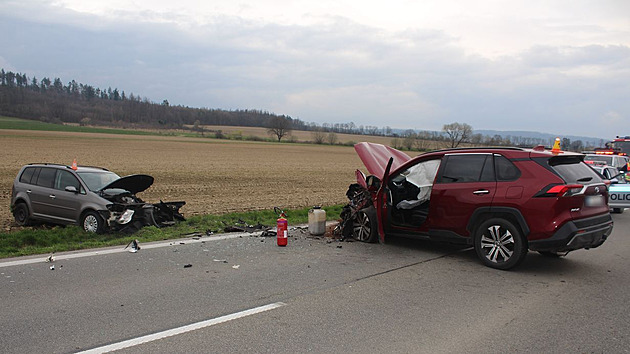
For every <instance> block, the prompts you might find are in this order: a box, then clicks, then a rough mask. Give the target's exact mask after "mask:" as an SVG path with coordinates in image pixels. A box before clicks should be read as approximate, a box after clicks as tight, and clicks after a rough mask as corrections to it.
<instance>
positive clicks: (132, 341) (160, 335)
mask: <svg viewBox="0 0 630 354" xmlns="http://www.w3.org/2000/svg"><path fill="white" fill-rule="evenodd" d="M284 305H286V304H285V303H283V302H276V303H273V304H269V305H264V306H260V307H255V308H253V309H249V310H245V311H241V312H236V313H233V314H230V315H225V316H221V317H217V318H213V319H210V320H205V321H201V322H197V323H193V324H189V325H186V326H183V327H179V328H173V329H169V330H166V331H163V332H158V333H153V334H149V335H146V336H142V337H138V338H134V339H129V340H126V341H122V342H118V343H114V344H110V345H106V346H102V347H98V348H94V349H89V350H86V351H83V352H79V353H107V352H111V351H114V350H120V349H125V348H129V347H134V346H136V345H140V344H144V343H148V342H152V341H155V340H159V339H163V338H166V337H171V336H175V335H178V334H182V333H186V332H190V331H194V330H197V329H201V328H205V327H210V326H214V325H216V324H220V323H224V322H228V321H231V320H235V319H238V318H242V317H246V316H251V315H255V314H257V313H261V312H265V311H269V310H273V309H277V308H278V307H282V306H284Z"/></svg>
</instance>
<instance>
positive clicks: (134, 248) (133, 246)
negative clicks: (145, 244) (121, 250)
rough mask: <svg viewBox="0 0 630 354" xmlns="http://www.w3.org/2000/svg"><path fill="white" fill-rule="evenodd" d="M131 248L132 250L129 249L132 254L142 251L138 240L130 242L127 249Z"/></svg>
mask: <svg viewBox="0 0 630 354" xmlns="http://www.w3.org/2000/svg"><path fill="white" fill-rule="evenodd" d="M129 246H131V248H129V252H131V253H136V252H138V251H139V250H140V244H139V243H138V240H133V241H131V242H129V243H128V244H127V246H125V249H127V247H129Z"/></svg>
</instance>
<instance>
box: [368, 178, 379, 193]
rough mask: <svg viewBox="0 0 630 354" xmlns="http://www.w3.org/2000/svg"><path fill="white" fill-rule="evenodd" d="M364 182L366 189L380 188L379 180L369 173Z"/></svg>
mask: <svg viewBox="0 0 630 354" xmlns="http://www.w3.org/2000/svg"><path fill="white" fill-rule="evenodd" d="M366 182H367V186H368V189H373V190H378V189H379V188H381V180H380V179H379V178H378V177H376V176H374V175H369V176H368V177H367V180H366Z"/></svg>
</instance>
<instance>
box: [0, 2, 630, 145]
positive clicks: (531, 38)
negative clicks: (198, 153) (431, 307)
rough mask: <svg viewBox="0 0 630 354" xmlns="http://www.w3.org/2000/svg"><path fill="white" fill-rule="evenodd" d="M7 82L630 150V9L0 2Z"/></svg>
mask: <svg viewBox="0 0 630 354" xmlns="http://www.w3.org/2000/svg"><path fill="white" fill-rule="evenodd" d="M0 67H2V68H4V69H5V70H10V71H14V72H20V73H24V74H26V75H27V76H29V77H33V76H35V77H37V78H38V79H41V78H42V77H49V78H55V77H59V78H60V79H62V81H63V82H64V83H67V82H68V81H71V80H76V81H77V82H80V83H84V84H90V85H93V86H96V87H100V88H107V87H112V88H118V89H119V90H121V91H125V93H126V94H127V95H129V94H130V93H133V94H135V95H140V96H141V97H146V98H148V99H150V100H152V101H154V102H162V100H164V99H167V100H168V101H169V102H170V103H171V104H173V105H184V106H189V107H207V108H219V109H230V110H232V109H260V110H265V111H269V112H273V113H276V114H285V115H289V116H291V117H293V118H299V119H301V120H303V121H306V122H315V123H319V124H322V123H346V122H354V123H355V124H356V125H357V126H359V125H375V126H379V127H384V126H390V127H392V128H403V129H406V128H411V129H421V130H440V129H441V128H442V126H443V125H444V124H447V123H452V122H461V123H468V124H470V125H471V126H472V127H473V128H474V129H494V130H527V131H539V132H545V133H552V134H558V135H582V136H589V137H599V138H603V139H610V138H613V137H614V136H615V135H622V134H623V135H626V134H627V135H630V1H628V0H592V1H586V0H566V1H565V0H558V1H554V0H511V1H503V0H483V1H474V0H458V1H449V0H415V1H414V0H388V1H387V2H375V1H365V0H317V1H312V0H311V1H305V0H300V1H289V0H207V1H198V0H176V1H173V0H99V1H93V0H0Z"/></svg>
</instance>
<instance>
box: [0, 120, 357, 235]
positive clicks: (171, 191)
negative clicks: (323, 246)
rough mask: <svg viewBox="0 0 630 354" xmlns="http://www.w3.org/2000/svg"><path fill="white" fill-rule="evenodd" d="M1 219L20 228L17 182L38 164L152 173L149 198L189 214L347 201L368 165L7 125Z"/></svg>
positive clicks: (276, 148)
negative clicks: (14, 211)
mask: <svg viewBox="0 0 630 354" xmlns="http://www.w3.org/2000/svg"><path fill="white" fill-rule="evenodd" d="M0 145H1V146H2V148H1V149H0V225H2V228H3V229H4V230H9V229H10V228H12V226H14V224H13V217H12V215H11V214H10V211H9V204H10V195H11V185H12V183H13V179H14V178H15V175H16V174H17V172H18V171H19V169H20V167H21V166H22V165H24V164H27V163H31V162H51V163H61V164H68V165H69V164H71V163H72V160H73V159H74V158H76V159H77V161H78V163H79V164H80V165H92V166H101V167H105V168H107V169H109V170H111V171H114V172H116V173H118V174H119V175H121V176H124V175H129V174H136V173H142V174H148V175H151V176H153V177H155V182H154V184H153V186H152V187H151V188H149V189H148V190H146V191H145V192H142V193H140V194H139V196H140V197H141V198H142V199H144V200H145V201H146V202H157V201H159V200H160V199H161V200H163V201H179V200H184V201H186V205H185V206H184V207H183V208H182V209H181V210H182V212H183V213H184V215H185V216H191V215H195V214H206V213H226V212H232V211H246V210H261V209H271V208H273V207H274V206H280V207H283V208H295V207H307V206H312V205H332V204H341V203H345V202H346V201H347V199H346V196H345V192H346V189H347V187H348V185H349V184H350V183H352V182H354V180H355V177H354V171H355V170H356V169H357V168H361V169H363V170H364V168H363V164H362V163H361V160H360V159H359V158H358V156H357V155H356V153H355V151H354V149H353V148H351V147H342V146H328V145H306V144H305V145H302V144H287V143H282V144H275V143H259V142H235V141H227V140H216V139H205V138H183V137H158V136H129V135H124V136H123V135H114V134H94V133H68V132H42V131H25V130H0Z"/></svg>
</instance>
